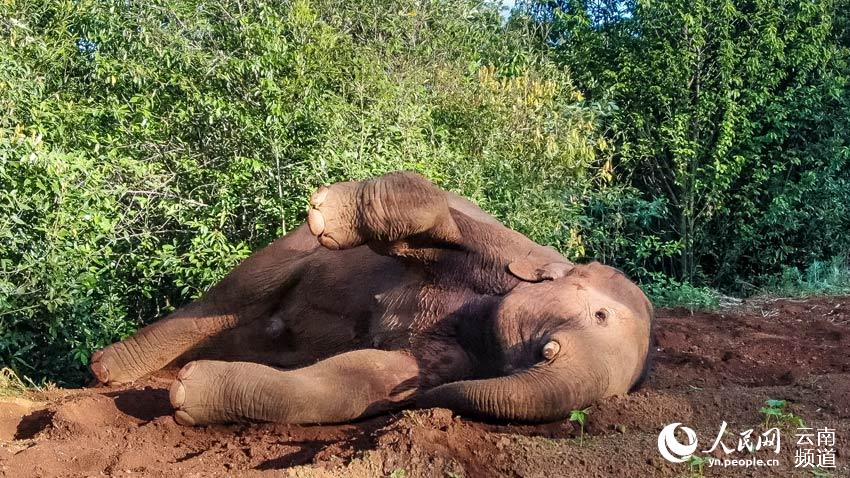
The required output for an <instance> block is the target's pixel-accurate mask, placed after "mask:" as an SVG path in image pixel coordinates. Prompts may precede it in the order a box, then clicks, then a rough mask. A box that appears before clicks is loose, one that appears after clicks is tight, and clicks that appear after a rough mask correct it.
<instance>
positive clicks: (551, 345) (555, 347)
mask: <svg viewBox="0 0 850 478" xmlns="http://www.w3.org/2000/svg"><path fill="white" fill-rule="evenodd" d="M560 351H561V344H559V343H558V342H556V341H554V340H550V341H549V342H546V345H544V346H543V357H544V358H545V359H546V360H552V359H553V358H555V356H556V355H558V352H560Z"/></svg>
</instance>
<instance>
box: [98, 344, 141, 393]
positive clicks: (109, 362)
mask: <svg viewBox="0 0 850 478" xmlns="http://www.w3.org/2000/svg"><path fill="white" fill-rule="evenodd" d="M129 353H130V352H129V351H128V350H127V347H126V346H125V345H124V344H123V343H122V342H118V343H116V344H113V345H110V346H109V347H106V348H103V349H100V350H98V351H97V352H95V353H94V354H92V356H91V364H90V365H89V369H91V372H92V374H93V375H94V377H95V378H96V379H97V381H98V382H100V383H103V384H107V385H120V384H123V383H127V382H132V381H133V380H135V379H136V378H138V377H139V376H138V374H134V373H132V372H131V371H129V370H128V367H127V366H126V365H125V360H124V357H126V356H128V355H129ZM122 356H123V357H122Z"/></svg>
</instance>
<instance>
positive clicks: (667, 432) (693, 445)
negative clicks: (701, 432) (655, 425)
mask: <svg viewBox="0 0 850 478" xmlns="http://www.w3.org/2000/svg"><path fill="white" fill-rule="evenodd" d="M679 425H681V423H671V424H669V425H667V426H666V427H664V429H663V430H661V433H659V434H658V452H659V453H661V456H663V457H664V459H665V460H667V461H669V462H671V463H684V462H686V461H688V458H690V457H691V455H693V454H694V452H695V451H696V450H697V432H695V431H693V430H692V429H690V428H688V427H681V429H682V431H683V432H684V433H685V436H686V437H687V440H688V442H687V443H680V442H679V439H678V438H676V428H679Z"/></svg>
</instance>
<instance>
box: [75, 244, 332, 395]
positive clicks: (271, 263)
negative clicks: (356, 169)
mask: <svg viewBox="0 0 850 478" xmlns="http://www.w3.org/2000/svg"><path fill="white" fill-rule="evenodd" d="M316 249H318V245H317V244H316V242H315V238H314V237H313V236H311V235H310V232H309V231H308V229H307V227H301V228H299V229H297V230H295V231H293V232H292V233H290V234H288V235H286V236H284V237H282V238H281V239H278V240H277V241H275V242H273V243H272V244H270V245H269V246H267V247H266V248H264V249H262V250H260V251H257V252H256V253H255V254H253V255H251V256H250V257H248V258H247V259H245V260H244V261H242V263H241V264H239V266H237V267H236V268H235V269H234V270H233V271H231V272H230V274H228V275H227V276H226V277H225V278H224V279H222V281H221V282H219V283H218V284H216V285H215V286H214V287H212V288H211V289H210V290H209V291H207V292H206V293H205V294H204V295H203V297H201V298H200V299H198V300H196V301H195V302H193V303H191V304H189V305H187V306H185V307H182V308H180V309H178V310H177V311H176V312H174V313H173V314H171V315H169V316H168V317H166V318H164V319H162V320H160V321H157V322H155V323H153V324H151V325H148V326H147V327H144V328H142V329H140V330H139V331H138V332H136V333H135V334H134V335H133V336H132V337H129V338H127V339H125V340H122V341H120V342H117V343H114V344H112V345H110V346H108V347H105V348H103V349H101V350H99V351H97V352H95V353H94V354H93V355H92V357H91V365H90V367H91V371H92V373H93V374H94V376H95V377H96V378H97V379H98V381H100V382H102V383H109V384H118V383H125V382H131V381H133V380H136V379H137V378H140V377H143V376H145V375H147V374H149V373H151V372H155V371H156V370H159V369H161V368H163V367H165V366H166V365H168V364H169V363H171V362H173V361H174V360H175V359H177V358H178V357H180V356H181V355H182V354H184V353H186V352H188V351H189V350H191V349H192V348H194V347H196V346H198V345H199V344H202V343H203V342H205V341H207V340H208V339H209V338H211V337H214V336H216V335H217V334H220V333H221V332H223V331H227V330H230V329H233V328H234V327H237V326H240V325H245V324H249V323H251V322H254V321H257V320H258V319H262V318H264V317H268V316H269V314H271V313H272V312H273V311H274V308H275V307H277V306H279V305H280V304H279V300H280V297H281V295H282V294H283V293H284V291H285V290H287V289H288V288H290V287H291V285H292V284H293V283H296V282H297V279H298V278H299V276H300V275H301V272H302V270H303V268H304V264H307V263H309V262H310V256H311V253H312V251H314V250H316Z"/></svg>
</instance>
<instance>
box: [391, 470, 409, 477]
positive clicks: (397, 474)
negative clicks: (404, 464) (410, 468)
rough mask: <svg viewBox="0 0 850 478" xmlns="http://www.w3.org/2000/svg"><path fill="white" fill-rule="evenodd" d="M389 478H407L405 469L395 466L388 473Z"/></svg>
mask: <svg viewBox="0 0 850 478" xmlns="http://www.w3.org/2000/svg"><path fill="white" fill-rule="evenodd" d="M389 478H407V470H405V469H404V468H396V469H395V470H393V472H392V473H390V476H389Z"/></svg>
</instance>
